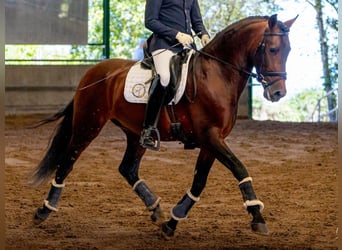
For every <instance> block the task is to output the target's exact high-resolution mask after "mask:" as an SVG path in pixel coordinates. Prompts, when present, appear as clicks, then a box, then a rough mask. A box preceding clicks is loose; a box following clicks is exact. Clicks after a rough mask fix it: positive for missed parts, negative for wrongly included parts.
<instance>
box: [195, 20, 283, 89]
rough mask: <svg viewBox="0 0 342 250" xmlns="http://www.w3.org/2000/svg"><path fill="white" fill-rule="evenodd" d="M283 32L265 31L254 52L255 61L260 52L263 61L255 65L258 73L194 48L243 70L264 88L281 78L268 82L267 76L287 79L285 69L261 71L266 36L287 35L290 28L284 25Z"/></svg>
mask: <svg viewBox="0 0 342 250" xmlns="http://www.w3.org/2000/svg"><path fill="white" fill-rule="evenodd" d="M281 29H282V32H266V31H265V32H264V35H263V40H262V42H260V44H259V46H258V47H257V49H256V52H255V54H254V61H256V60H255V58H256V57H257V56H258V55H259V54H260V56H261V60H260V61H261V63H260V65H254V67H255V68H256V73H253V72H251V71H248V70H246V69H244V68H239V67H237V66H235V65H234V64H231V63H229V62H227V61H224V60H222V59H220V58H218V57H216V56H213V55H211V54H209V53H207V52H204V51H202V50H198V49H196V48H192V49H194V50H195V51H196V52H198V53H199V54H202V55H204V56H207V57H209V58H211V59H214V60H216V61H218V62H220V63H222V64H224V65H228V66H229V67H231V68H233V69H235V70H237V71H239V72H241V73H244V74H247V75H249V76H251V77H253V78H255V79H256V80H257V81H258V82H260V83H261V85H262V86H263V88H264V89H267V88H268V87H270V86H271V85H273V84H274V83H276V82H277V81H278V80H279V79H276V80H273V81H270V82H267V81H266V80H265V76H271V77H273V76H279V77H281V78H282V79H284V80H286V75H287V74H286V72H285V71H266V72H263V73H261V69H262V66H263V65H264V60H265V53H266V51H265V48H266V37H267V36H287V35H288V34H289V29H288V28H287V27H285V26H284V27H282V28H281Z"/></svg>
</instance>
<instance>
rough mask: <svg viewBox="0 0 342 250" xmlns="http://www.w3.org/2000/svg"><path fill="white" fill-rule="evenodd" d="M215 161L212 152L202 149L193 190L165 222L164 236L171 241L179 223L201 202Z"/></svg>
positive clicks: (173, 209) (187, 193)
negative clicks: (201, 196)
mask: <svg viewBox="0 0 342 250" xmlns="http://www.w3.org/2000/svg"><path fill="white" fill-rule="evenodd" d="M214 160H215V158H214V156H213V155H212V154H211V153H210V152H208V151H206V150H204V149H201V151H200V154H199V156H198V159H197V163H196V169H195V175H194V180H193V183H192V186H191V189H189V190H188V191H187V192H186V194H185V195H184V196H183V198H182V199H181V200H180V201H179V202H178V203H177V205H176V206H175V207H173V208H172V209H171V219H170V220H169V221H167V222H164V223H163V225H162V235H163V236H164V238H166V239H169V238H171V237H172V236H173V235H174V231H175V230H176V227H177V224H178V221H181V220H185V219H186V218H187V216H188V212H189V211H190V209H191V208H192V206H193V205H194V204H195V203H196V202H197V201H199V199H200V198H199V197H200V195H201V193H202V191H203V189H204V187H205V185H206V182H207V178H208V174H209V171H210V169H211V166H212V164H213V162H214Z"/></svg>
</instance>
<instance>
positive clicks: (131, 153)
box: [119, 131, 164, 225]
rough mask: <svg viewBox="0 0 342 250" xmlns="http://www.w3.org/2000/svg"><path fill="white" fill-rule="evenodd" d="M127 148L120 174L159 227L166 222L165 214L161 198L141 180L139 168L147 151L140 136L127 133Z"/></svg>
mask: <svg viewBox="0 0 342 250" xmlns="http://www.w3.org/2000/svg"><path fill="white" fill-rule="evenodd" d="M126 135H127V148H126V151H125V155H124V157H123V160H122V162H121V164H120V166H119V172H120V173H121V175H122V176H123V177H125V179H126V180H127V182H128V183H129V184H130V185H131V186H132V188H133V191H135V192H136V194H137V195H138V196H139V197H140V199H141V200H142V201H143V202H144V204H145V206H146V208H147V209H148V210H149V211H151V212H152V215H151V219H152V221H153V222H154V223H156V224H157V225H160V224H161V223H162V222H163V221H164V214H163V212H162V210H161V208H160V204H159V203H160V200H161V198H160V197H157V196H156V195H155V194H154V193H153V192H152V190H151V189H150V188H149V187H148V186H147V184H146V182H145V181H144V180H142V179H139V166H140V161H141V158H142V156H143V155H144V153H145V151H146V149H144V148H142V147H141V146H140V144H139V136H137V135H134V134H131V133H129V132H127V131H126Z"/></svg>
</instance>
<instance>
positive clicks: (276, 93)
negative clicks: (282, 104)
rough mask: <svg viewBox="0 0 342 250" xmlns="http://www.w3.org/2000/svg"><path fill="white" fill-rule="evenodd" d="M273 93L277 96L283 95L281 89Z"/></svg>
mask: <svg viewBox="0 0 342 250" xmlns="http://www.w3.org/2000/svg"><path fill="white" fill-rule="evenodd" d="M273 95H274V96H276V97H283V95H282V93H281V91H276V92H275V93H274V94H273Z"/></svg>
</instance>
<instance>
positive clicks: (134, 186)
mask: <svg viewBox="0 0 342 250" xmlns="http://www.w3.org/2000/svg"><path fill="white" fill-rule="evenodd" d="M141 182H145V180H143V179H140V180H138V181H137V182H136V183H134V185H133V191H135V189H136V187H137V186H138V185H139V184H140V183H141Z"/></svg>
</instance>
